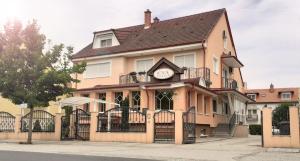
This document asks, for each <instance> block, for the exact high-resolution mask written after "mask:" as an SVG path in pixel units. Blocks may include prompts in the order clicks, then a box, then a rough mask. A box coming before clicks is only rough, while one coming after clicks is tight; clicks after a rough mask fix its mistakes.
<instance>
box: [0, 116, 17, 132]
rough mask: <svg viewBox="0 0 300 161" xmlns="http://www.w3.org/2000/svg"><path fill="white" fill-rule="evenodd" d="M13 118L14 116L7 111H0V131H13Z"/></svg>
mask: <svg viewBox="0 0 300 161" xmlns="http://www.w3.org/2000/svg"><path fill="white" fill-rule="evenodd" d="M15 119H16V118H15V116H13V115H12V114H10V113H8V112H0V132H14V131H15Z"/></svg>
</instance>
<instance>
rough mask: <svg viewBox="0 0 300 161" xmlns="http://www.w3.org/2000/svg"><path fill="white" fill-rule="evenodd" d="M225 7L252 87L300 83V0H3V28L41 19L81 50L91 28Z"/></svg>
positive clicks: (44, 27) (54, 36)
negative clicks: (13, 22) (147, 14)
mask: <svg viewBox="0 0 300 161" xmlns="http://www.w3.org/2000/svg"><path fill="white" fill-rule="evenodd" d="M220 8H226V10H227V12H228V16H229V22H230V25H231V30H232V33H233V39H234V42H235V46H236V50H237V54H238V57H239V59H240V60H241V61H242V63H243V64H244V67H243V68H242V69H241V70H242V75H243V79H244V81H245V82H247V86H248V88H268V87H269V85H270V84H271V83H273V84H274V85H275V87H300V30H299V29H300V1H299V0H238V1H233V0H176V1H175V0H160V1H157V0H118V1H117V0H109V1H108V0H26V1H25V0H0V26H1V28H0V31H1V30H2V29H3V28H2V26H3V25H4V24H5V23H6V22H7V21H10V20H14V19H18V20H21V21H22V22H23V23H25V24H26V23H27V22H28V21H30V20H33V19H35V20H37V22H38V24H39V25H40V27H41V32H42V33H44V34H45V35H46V36H47V38H48V39H51V40H52V42H53V44H54V43H64V44H66V45H71V46H73V47H74V48H75V51H78V50H80V49H82V48H83V47H85V46H86V45H88V44H89V43H90V42H91V41H92V39H93V32H94V31H98V30H106V29H110V28H118V27H125V26H132V25H138V24H142V23H143V22H144V11H145V10H146V9H150V10H151V11H152V16H153V17H155V16H157V17H158V18H160V20H166V19H170V18H176V17H180V16H186V15H191V14H196V13H200V12H204V11H209V10H215V9H220Z"/></svg>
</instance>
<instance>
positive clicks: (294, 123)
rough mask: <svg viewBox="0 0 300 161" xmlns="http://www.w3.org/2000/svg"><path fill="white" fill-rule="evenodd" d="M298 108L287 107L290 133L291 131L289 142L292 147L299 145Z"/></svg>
mask: <svg viewBox="0 0 300 161" xmlns="http://www.w3.org/2000/svg"><path fill="white" fill-rule="evenodd" d="M298 110H299V109H298V108H297V107H295V106H291V107H290V108H289V112H290V133H291V144H292V147H294V148H299V147H300V138H299V137H300V134H299V131H300V127H299V111H298Z"/></svg>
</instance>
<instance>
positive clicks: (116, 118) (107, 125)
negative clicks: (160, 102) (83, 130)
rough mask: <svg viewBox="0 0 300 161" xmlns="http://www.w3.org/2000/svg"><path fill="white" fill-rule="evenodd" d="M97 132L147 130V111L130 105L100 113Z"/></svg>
mask: <svg viewBox="0 0 300 161" xmlns="http://www.w3.org/2000/svg"><path fill="white" fill-rule="evenodd" d="M97 132H146V113H142V112H140V111H136V110H133V109H131V108H129V107H117V108H113V109H110V110H108V111H105V112H104V113H99V114H98V125H97Z"/></svg>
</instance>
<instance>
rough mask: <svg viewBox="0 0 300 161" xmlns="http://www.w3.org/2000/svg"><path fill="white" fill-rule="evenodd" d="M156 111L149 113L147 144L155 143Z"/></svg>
mask: <svg viewBox="0 0 300 161" xmlns="http://www.w3.org/2000/svg"><path fill="white" fill-rule="evenodd" d="M153 116H154V111H149V110H148V111H147V125H146V128H147V129H146V130H147V131H146V134H147V143H148V144H150V143H153V141H154V119H153Z"/></svg>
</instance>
